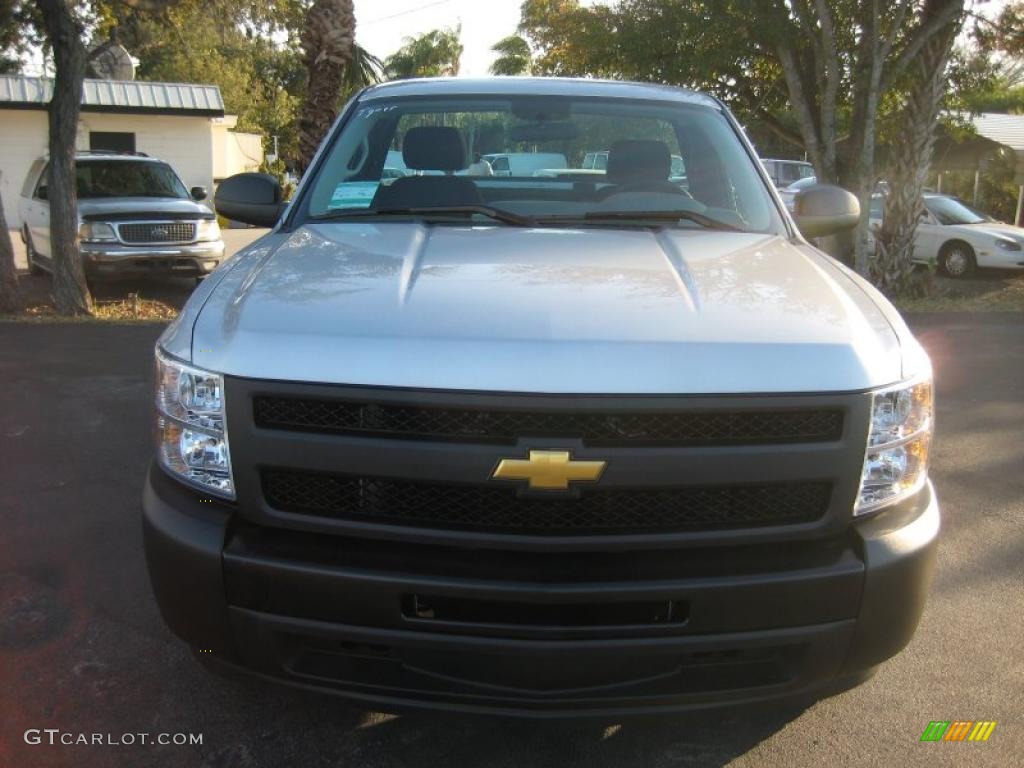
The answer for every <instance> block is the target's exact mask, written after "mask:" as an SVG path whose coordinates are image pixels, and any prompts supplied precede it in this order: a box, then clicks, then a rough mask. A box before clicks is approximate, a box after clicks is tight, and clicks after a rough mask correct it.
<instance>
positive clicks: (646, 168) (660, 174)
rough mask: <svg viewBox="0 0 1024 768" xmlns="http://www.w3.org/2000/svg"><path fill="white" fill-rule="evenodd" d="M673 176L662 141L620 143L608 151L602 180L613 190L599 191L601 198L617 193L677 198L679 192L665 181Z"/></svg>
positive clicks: (641, 140)
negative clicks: (610, 184) (652, 193)
mask: <svg viewBox="0 0 1024 768" xmlns="http://www.w3.org/2000/svg"><path fill="white" fill-rule="evenodd" d="M671 173H672V153H671V152H669V151H668V145H667V144H665V142H663V141H654V140H650V139H623V140H621V141H616V142H615V143H613V144H612V146H611V149H610V150H609V151H608V167H607V168H606V169H605V177H606V178H607V179H608V181H610V182H611V183H612V184H613V185H614V186H610V187H605V188H604V189H603V190H601V193H600V194H601V197H608V196H610V195H615V194H618V193H620V192H628V191H631V190H629V189H624V187H632V188H635V191H644V192H667V193H669V194H679V193H680V192H682V190H681V189H680V188H679V187H678V186H676V185H675V184H673V183H671V182H670V181H669V180H668V177H669V175H670V174H671Z"/></svg>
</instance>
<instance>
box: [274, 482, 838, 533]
mask: <svg viewBox="0 0 1024 768" xmlns="http://www.w3.org/2000/svg"><path fill="white" fill-rule="evenodd" d="M262 483H263V493H264V496H265V498H266V500H267V502H268V503H269V504H270V505H271V506H273V507H275V508H277V509H279V510H281V511H285V512H296V513H303V514H308V515H316V516H320V517H329V518H336V519H338V518H340V519H352V520H363V521H369V522H376V523H385V524H394V525H411V526H429V527H432V528H438V527H440V528H461V529H477V530H499V531H503V532H524V533H526V532H543V533H549V534H558V533H563V534H581V533H587V532H600V533H613V532H626V531H628V532H631V533H641V532H653V531H661V532H667V531H676V532H684V531H705V530H722V529H729V528H759V527H767V526H777V525H794V524H797V523H808V522H812V521H814V520H817V519H819V518H820V517H821V516H822V515H823V514H824V513H825V511H826V509H827V507H828V503H829V499H830V496H831V491H832V489H831V486H830V484H829V483H825V482H790V483H771V484H767V483H766V484H743V485H720V486H686V487H679V488H665V489H616V490H600V489H598V490H589V491H586V492H584V493H582V494H581V495H580V496H579V497H564V496H561V497H558V498H539V497H531V496H519V495H517V493H516V491H515V490H511V489H505V488H489V487H484V486H475V485H442V484H434V483H421V482H410V481H400V480H390V479H386V478H378V477H356V476H351V475H328V474H321V473H313V472H302V471H293V470H271V469H268V470H264V471H263V473H262Z"/></svg>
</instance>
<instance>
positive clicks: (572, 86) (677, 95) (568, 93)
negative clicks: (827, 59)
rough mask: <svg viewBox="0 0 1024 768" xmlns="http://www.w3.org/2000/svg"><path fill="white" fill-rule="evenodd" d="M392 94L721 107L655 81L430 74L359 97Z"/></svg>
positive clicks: (697, 94) (700, 95)
mask: <svg viewBox="0 0 1024 768" xmlns="http://www.w3.org/2000/svg"><path fill="white" fill-rule="evenodd" d="M393 96H564V97H572V96H599V97H608V98H626V99H650V100H655V101H676V102H678V101H685V102H689V103H691V104H702V105H704V106H707V107H714V108H718V109H720V108H721V107H720V106H719V103H718V102H717V101H715V99H713V98H711V97H710V96H708V95H706V94H703V93H700V92H698V91H691V90H689V89H687V88H679V87H677V86H674V85H659V84H658V83H633V82H625V81H620V80H598V79H592V78H572V77H482V78H471V77H429V78H422V79H413V80H392V81H391V82H388V83H382V84H380V85H375V86H373V87H371V88H369V89H367V91H366V92H365V93H364V94H363V96H362V98H363V99H366V100H370V99H382V98H390V97H393Z"/></svg>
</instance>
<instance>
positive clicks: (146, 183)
mask: <svg viewBox="0 0 1024 768" xmlns="http://www.w3.org/2000/svg"><path fill="white" fill-rule="evenodd" d="M76 169H77V174H78V198H79V199H80V200H81V199H87V198H96V197H173V198H179V199H183V198H186V197H188V193H187V192H186V191H185V185H184V184H182V183H181V179H179V178H178V175H177V174H176V173H175V172H174V170H173V169H172V168H171V166H169V165H167V164H166V163H158V162H149V161H143V160H80V161H79V162H78V163H77V165H76Z"/></svg>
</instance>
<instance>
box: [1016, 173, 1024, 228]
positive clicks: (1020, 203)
mask: <svg viewBox="0 0 1024 768" xmlns="http://www.w3.org/2000/svg"><path fill="white" fill-rule="evenodd" d="M1021 214H1024V184H1021V185H1020V190H1019V191H1018V192H1017V215H1016V216H1014V218H1013V223H1014V224H1016V225H1017V226H1018V227H1019V226H1022V225H1024V220H1022V216H1021Z"/></svg>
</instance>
